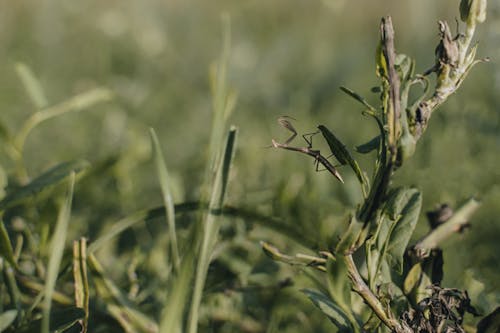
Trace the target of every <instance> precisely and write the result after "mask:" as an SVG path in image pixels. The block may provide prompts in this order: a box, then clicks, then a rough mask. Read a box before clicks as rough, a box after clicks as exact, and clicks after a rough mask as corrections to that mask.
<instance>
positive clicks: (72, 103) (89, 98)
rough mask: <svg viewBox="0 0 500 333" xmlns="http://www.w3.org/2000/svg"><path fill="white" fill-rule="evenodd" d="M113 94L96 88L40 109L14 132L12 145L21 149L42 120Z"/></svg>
mask: <svg viewBox="0 0 500 333" xmlns="http://www.w3.org/2000/svg"><path fill="white" fill-rule="evenodd" d="M112 97H113V94H112V93H111V91H109V90H108V89H104V88H96V89H92V90H90V91H87V92H84V93H81V94H78V95H76V96H73V97H71V98H70V99H68V100H66V101H64V102H62V103H59V104H57V105H54V106H51V107H48V108H44V109H41V110H40V111H37V112H35V113H33V115H31V117H29V118H28V119H27V120H26V121H25V122H24V124H23V126H22V127H21V129H20V130H19V131H18V132H17V133H16V136H15V138H14V146H15V147H16V149H17V150H18V151H19V152H22V151H23V148H24V144H25V142H26V139H27V138H28V135H29V134H30V132H31V131H32V130H33V129H34V128H35V127H37V126H38V125H40V124H41V123H42V122H44V121H46V120H49V119H52V118H54V117H58V116H60V115H63V114H66V113H69V112H78V111H81V110H84V109H87V108H89V107H91V106H93V105H94V104H96V103H100V102H105V101H108V100H110V99H111V98H112Z"/></svg>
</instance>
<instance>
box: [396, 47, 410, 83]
mask: <svg viewBox="0 0 500 333" xmlns="http://www.w3.org/2000/svg"><path fill="white" fill-rule="evenodd" d="M394 67H395V69H396V70H397V71H398V74H399V77H400V79H401V85H405V84H406V82H407V81H409V80H410V79H411V77H412V76H413V74H414V69H415V62H414V61H413V59H412V58H410V57H409V56H407V55H406V54H398V55H397V56H396V59H395V63H394Z"/></svg>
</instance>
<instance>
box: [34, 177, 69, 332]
mask: <svg viewBox="0 0 500 333" xmlns="http://www.w3.org/2000/svg"><path fill="white" fill-rule="evenodd" d="M74 187H75V173H74V172H73V171H72V172H71V174H70V178H69V188H68V193H67V195H66V200H65V202H64V203H63V204H62V206H61V208H60V210H59V215H58V217H57V222H56V227H55V229H54V235H53V236H52V240H51V253H50V258H49V264H48V266H47V277H46V281H45V289H44V295H45V296H44V297H45V298H44V301H43V312H42V313H43V318H42V330H41V332H42V333H48V332H49V327H50V325H49V324H50V322H49V320H50V309H51V306H52V294H53V293H54V288H55V286H56V281H57V276H58V274H59V266H60V264H61V260H62V257H63V252H64V245H65V243H66V236H67V233H68V226H69V220H70V216H71V203H72V202H73V190H74Z"/></svg>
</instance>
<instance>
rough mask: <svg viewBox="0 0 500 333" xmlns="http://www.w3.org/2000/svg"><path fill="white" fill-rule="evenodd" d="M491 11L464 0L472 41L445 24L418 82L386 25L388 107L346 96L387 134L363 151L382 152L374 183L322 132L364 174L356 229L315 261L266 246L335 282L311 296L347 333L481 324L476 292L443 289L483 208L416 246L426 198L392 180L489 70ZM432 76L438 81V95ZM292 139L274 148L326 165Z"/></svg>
mask: <svg viewBox="0 0 500 333" xmlns="http://www.w3.org/2000/svg"><path fill="white" fill-rule="evenodd" d="M485 12H486V1H475V0H471V1H461V4H460V17H461V19H462V21H463V22H465V32H464V33H463V34H461V33H458V34H457V35H456V36H453V35H452V34H451V32H450V28H449V26H448V23H447V22H446V21H439V33H440V41H439V44H438V46H437V48H436V63H435V65H434V66H433V67H432V68H431V69H429V70H428V71H426V72H425V73H424V74H415V61H414V60H413V59H411V58H410V57H409V56H407V55H405V54H398V53H396V49H395V41H394V29H393V26H392V20H391V17H389V16H387V17H384V18H383V19H382V23H381V25H380V43H379V46H378V49H377V53H376V64H377V71H376V72H377V75H378V77H379V78H380V85H379V86H378V87H376V88H374V89H373V90H374V91H376V92H378V93H379V94H380V102H381V105H380V106H379V107H375V106H372V105H370V104H369V103H368V102H367V101H366V100H365V99H364V98H363V97H361V96H360V95H359V94H358V93H356V92H354V91H353V90H351V89H349V88H345V87H342V88H341V89H342V91H344V92H345V93H346V94H348V95H349V96H350V97H352V98H354V99H355V100H356V101H358V102H360V103H361V104H362V105H363V106H364V107H365V108H366V109H365V110H364V111H363V114H364V115H366V116H368V117H370V118H372V119H373V120H374V121H375V123H376V125H377V127H378V129H379V134H378V136H377V137H375V138H373V139H372V140H370V141H369V142H367V143H365V144H362V145H360V146H359V147H358V148H357V150H358V152H360V153H364V154H367V153H370V152H372V151H376V160H375V163H374V164H375V165H374V175H373V177H372V179H371V182H368V177H366V176H365V175H364V173H363V172H362V171H361V170H360V168H359V166H358V163H357V162H356V161H355V160H354V159H353V158H352V157H351V154H350V153H349V151H348V150H347V149H346V147H345V145H344V144H343V143H342V142H341V140H339V139H338V138H337V137H336V136H335V135H334V134H333V132H332V131H331V130H329V129H328V128H327V127H326V126H324V125H319V126H318V129H319V132H321V134H322V135H323V137H324V138H325V140H326V141H327V143H328V146H329V147H330V149H331V152H332V154H333V156H335V158H336V159H337V160H338V162H339V163H340V165H349V166H350V167H351V169H352V170H353V171H354V172H355V174H356V176H357V178H358V180H359V182H360V184H361V187H362V189H363V193H364V201H363V202H362V203H361V204H360V205H359V206H358V207H357V208H356V209H355V210H353V211H352V212H350V213H349V214H348V218H347V223H348V228H347V230H345V232H344V233H343V234H342V236H341V237H340V240H338V241H337V242H334V243H332V244H330V249H329V251H322V252H320V253H319V256H318V257H317V258H309V259H308V260H309V261H308V262H307V259H306V260H302V261H301V260H299V259H300V258H299V256H297V255H296V256H289V255H286V254H282V253H281V252H280V251H279V250H278V249H277V248H276V247H274V246H272V245H271V244H268V243H264V244H263V248H264V251H265V252H266V253H267V254H269V255H270V256H271V257H272V258H273V259H275V260H279V261H283V262H285V263H288V264H303V265H308V266H313V267H316V268H319V269H320V270H322V271H324V272H325V274H326V280H327V281H328V283H327V287H326V288H325V287H323V289H326V290H327V292H326V293H325V292H324V291H323V292H322V291H321V290H310V289H306V290H304V293H305V294H306V295H307V297H309V298H310V299H311V301H312V302H313V303H314V304H315V305H316V306H317V307H318V308H320V309H321V311H323V312H324V313H325V314H326V315H327V317H328V318H329V319H330V320H331V321H332V322H333V323H334V324H335V326H337V328H338V330H339V332H361V331H370V332H371V331H391V332H449V331H453V332H455V331H456V332H462V331H463V328H462V326H461V324H462V322H463V317H464V314H465V313H467V312H468V313H472V314H473V315H478V313H477V312H476V311H475V309H474V308H473V307H472V306H471V305H470V299H469V298H468V295H467V293H464V292H460V291H458V290H450V289H446V288H442V287H440V283H441V279H442V273H443V272H442V264H443V261H442V253H441V250H440V249H439V246H440V245H441V244H442V242H443V241H444V240H445V239H447V238H448V237H450V236H451V235H452V234H454V233H456V232H460V231H461V230H463V228H465V227H466V226H467V224H468V221H469V219H470V217H471V215H472V214H473V213H474V211H475V210H476V209H477V208H478V207H479V202H478V201H477V200H476V199H474V198H471V199H469V200H467V201H466V202H465V203H464V204H463V205H462V206H461V207H459V208H458V209H457V210H456V211H455V212H452V213H450V210H449V208H448V209H444V208H443V210H442V211H441V210H438V211H437V212H435V214H434V215H438V216H440V217H441V219H440V220H439V221H437V222H436V221H433V224H432V228H431V230H430V231H429V233H428V234H427V235H426V236H425V237H424V238H423V239H421V240H419V241H418V242H417V243H416V244H414V245H409V244H410V240H411V236H412V234H413V231H414V229H415V226H416V224H417V221H418V219H419V217H420V215H421V206H422V194H421V193H420V191H419V190H418V189H417V188H413V187H398V188H393V187H392V186H391V180H392V177H393V175H394V173H395V172H396V171H397V170H398V169H399V168H401V167H402V166H403V165H404V164H406V163H407V161H408V159H409V158H410V157H411V156H412V155H413V153H414V152H415V148H416V145H417V143H418V141H419V139H420V138H421V136H422V135H423V134H424V132H425V130H426V128H427V126H428V123H429V121H430V118H431V115H432V114H433V112H434V111H435V110H436V109H437V108H438V107H439V106H440V105H441V104H442V103H444V102H445V101H446V99H447V98H448V97H449V96H450V95H451V94H453V93H454V92H455V91H456V90H457V89H458V88H459V86H460V85H461V83H462V82H463V81H464V79H465V77H466V76H467V74H468V73H469V71H470V70H471V68H472V67H473V66H474V65H475V64H477V63H479V62H483V61H487V59H480V60H477V59H476V58H475V54H476V48H477V45H474V46H471V40H472V37H473V34H474V31H475V28H476V25H477V24H478V23H481V22H483V21H484V20H485V15H486V14H485ZM432 73H435V74H436V76H437V78H436V82H435V86H434V88H433V91H432V92H431V83H430V79H429V76H430V75H431V74H432ZM418 86H420V87H422V88H423V89H422V91H421V92H415V88H416V87H418ZM414 95H416V97H412V98H410V96H414ZM284 122H286V123H284ZM280 123H281V124H282V125H284V127H286V128H287V129H289V130H292V132H294V136H295V135H296V131H295V130H294V129H293V126H292V125H291V123H290V122H289V121H287V120H286V121H285V120H284V119H280ZM291 139H293V137H291V138H290V139H288V140H287V142H285V143H284V144H280V143H277V142H276V141H274V140H273V147H275V148H281V149H287V150H292V151H299V152H303V153H304V152H305V153H307V154H308V155H310V156H313V157H314V158H315V159H316V160H317V161H319V162H321V161H322V158H323V155H321V154H320V152H319V150H312V140H310V139H309V140H308V139H307V134H306V135H304V139H306V142H307V147H304V148H301V147H293V146H290V143H291ZM311 151H313V152H316V154H310V153H309V152H311ZM321 163H322V164H323V162H321ZM332 173H333V172H332ZM334 175H335V174H334ZM335 176H336V175H335ZM336 177H337V178H338V179H339V180H342V178H341V177H340V175H339V176H336ZM366 189H368V191H366ZM446 208H447V207H446ZM446 212H448V214H443V213H446ZM310 250H311V251H314V249H310ZM355 254H356V255H357V256H356V257H357V258H356V260H355V258H354V255H355ZM358 254H359V255H358ZM359 257H362V259H361V258H359ZM349 290H353V291H354V292H355V293H356V294H357V295H358V296H360V297H361V298H362V300H363V302H364V304H365V306H363V307H361V309H359V310H355V309H357V307H356V304H357V300H356V298H351V296H350V292H348V291H349ZM346 291H347V292H346Z"/></svg>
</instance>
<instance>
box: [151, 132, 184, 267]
mask: <svg viewBox="0 0 500 333" xmlns="http://www.w3.org/2000/svg"><path fill="white" fill-rule="evenodd" d="M149 133H150V135H151V141H152V142H153V147H154V154H155V162H156V171H157V173H158V180H159V181H160V186H161V192H162V194H163V205H164V206H165V214H166V216H167V225H168V234H169V238H170V245H171V252H172V259H173V263H174V270H178V269H179V265H180V257H179V249H178V247H177V232H176V230H175V207H174V200H173V199H172V194H171V192H170V177H169V175H168V171H167V166H166V164H165V159H164V158H163V153H162V152H161V147H160V143H159V141H158V137H157V136H156V133H155V131H154V129H153V128H150V129H149Z"/></svg>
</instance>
